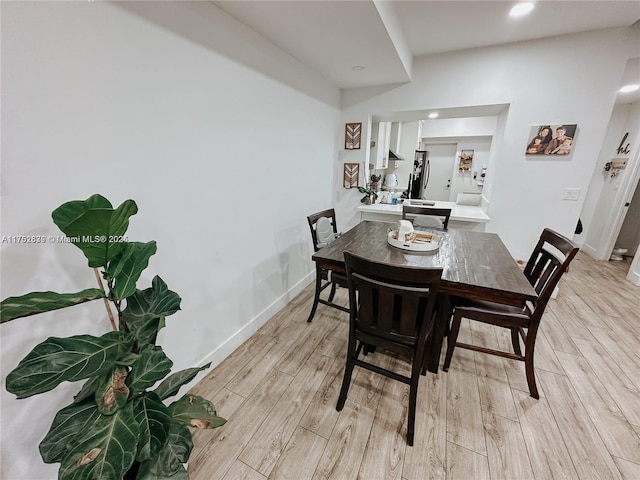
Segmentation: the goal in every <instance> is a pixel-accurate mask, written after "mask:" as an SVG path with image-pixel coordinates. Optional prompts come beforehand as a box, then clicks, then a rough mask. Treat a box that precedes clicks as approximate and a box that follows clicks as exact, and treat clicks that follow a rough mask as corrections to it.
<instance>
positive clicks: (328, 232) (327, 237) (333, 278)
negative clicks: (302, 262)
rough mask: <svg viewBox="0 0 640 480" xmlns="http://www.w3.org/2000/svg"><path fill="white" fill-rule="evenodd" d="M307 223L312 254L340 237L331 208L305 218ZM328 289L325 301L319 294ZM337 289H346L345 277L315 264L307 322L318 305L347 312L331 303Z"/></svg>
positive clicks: (311, 318) (347, 310)
mask: <svg viewBox="0 0 640 480" xmlns="http://www.w3.org/2000/svg"><path fill="white" fill-rule="evenodd" d="M307 221H308V222H309V230H311V240H312V242H313V251H314V252H317V251H318V250H320V249H321V248H322V247H325V246H327V245H329V244H331V242H332V241H333V240H334V239H335V238H337V237H338V236H339V235H340V234H339V233H338V225H337V223H336V212H335V210H334V209H333V208H329V209H327V210H322V211H321V212H317V213H314V214H312V215H309V216H308V217H307ZM328 287H331V290H330V292H329V297H328V298H327V299H324V298H321V296H320V294H321V293H322V291H324V290H325V289H327V288H328ZM337 287H344V288H346V287H347V277H346V276H345V275H343V274H339V273H335V272H332V271H330V270H327V269H324V268H319V267H318V265H317V264H316V287H315V293H314V297H313V306H312V307H311V313H310V314H309V318H308V319H307V322H310V321H311V320H313V316H314V315H315V314H316V310H317V308H318V304H319V303H322V304H323V305H328V306H330V307H333V308H337V309H338V310H342V311H343V312H349V308H348V307H345V306H343V305H339V304H337V303H334V302H333V298H334V297H335V294H336V288H337Z"/></svg>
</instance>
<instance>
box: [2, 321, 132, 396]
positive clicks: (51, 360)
mask: <svg viewBox="0 0 640 480" xmlns="http://www.w3.org/2000/svg"><path fill="white" fill-rule="evenodd" d="M131 345H132V339H131V336H130V335H128V334H125V333H123V332H109V333H106V334H105V335H103V336H102V337H94V336H91V335H77V336H73V337H69V338H55V337H51V338H48V339H47V340H45V341H44V342H42V343H40V344H39V345H36V347H35V348H34V349H33V350H31V352H30V353H29V354H28V355H27V356H26V357H25V358H24V359H23V360H22V361H21V362H20V363H19V364H18V366H17V367H16V368H15V369H14V370H13V371H12V372H10V373H9V375H8V376H7V390H8V391H9V392H11V393H13V394H15V395H16V396H17V397H18V398H25V397H29V396H31V395H35V394H37V393H42V392H47V391H49V390H52V389H53V388H55V387H57V386H58V385H59V384H60V383H62V382H64V381H71V382H73V381H77V380H82V379H84V378H89V377H92V376H94V375H102V374H103V373H106V372H107V371H109V370H110V369H111V368H112V367H113V365H114V364H115V362H116V360H117V359H118V357H120V356H121V355H122V354H123V353H124V352H126V351H127V350H129V348H131Z"/></svg>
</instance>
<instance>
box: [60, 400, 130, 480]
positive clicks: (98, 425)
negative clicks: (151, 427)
mask: <svg viewBox="0 0 640 480" xmlns="http://www.w3.org/2000/svg"><path fill="white" fill-rule="evenodd" d="M138 437H139V430H138V423H137V422H136V420H135V417H134V414H133V402H129V403H127V404H126V405H125V406H124V407H123V408H121V409H120V410H118V411H117V412H116V413H114V414H113V415H102V416H101V417H100V418H99V419H98V421H97V422H95V423H94V424H93V425H92V426H91V428H89V429H85V430H84V432H83V434H82V435H81V436H80V437H79V438H78V439H77V440H76V442H74V443H73V444H71V445H69V447H68V449H67V452H66V454H65V455H64V458H63V459H62V462H61V465H60V470H59V471H58V479H59V480H121V479H122V475H123V474H124V472H126V471H127V470H128V469H129V467H131V465H132V464H133V461H134V460H135V453H136V448H137V443H138Z"/></svg>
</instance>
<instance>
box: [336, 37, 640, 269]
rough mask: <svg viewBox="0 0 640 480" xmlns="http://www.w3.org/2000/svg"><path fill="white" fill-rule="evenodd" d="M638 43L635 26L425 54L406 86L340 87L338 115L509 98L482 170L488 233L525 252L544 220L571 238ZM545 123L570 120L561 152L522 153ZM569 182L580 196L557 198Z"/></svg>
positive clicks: (356, 117) (362, 116)
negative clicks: (570, 143)
mask: <svg viewBox="0 0 640 480" xmlns="http://www.w3.org/2000/svg"><path fill="white" fill-rule="evenodd" d="M637 43H638V32H637V31H635V30H633V29H611V30H602V31H598V32H589V33H585V34H575V35H567V36H561V37H554V38H548V39H543V40H539V41H532V42H523V43H517V44H512V45H507V46H496V47H489V48H482V49H474V50H468V51H462V52H457V53H452V54H446V55H435V56H430V57H424V58H421V59H417V60H416V61H415V63H414V71H413V73H414V76H413V81H412V82H411V83H410V84H406V85H401V86H397V87H395V88H386V89H383V88H379V89H374V88H369V89H354V90H348V91H345V92H343V95H342V103H343V112H342V115H343V120H344V121H350V122H354V121H363V123H364V124H365V125H366V119H367V118H368V116H369V115H376V116H380V117H382V116H384V115H385V114H389V113H390V112H400V111H409V110H410V111H413V110H427V109H438V108H447V107H465V106H476V105H495V104H509V110H508V113H506V114H505V115H506V117H505V119H504V123H502V119H501V121H500V125H499V126H500V128H502V127H504V128H503V130H502V131H501V132H500V135H502V137H501V138H499V139H494V145H495V149H492V152H491V155H492V162H493V163H492V164H491V165H489V171H488V172H487V175H488V179H489V181H490V182H491V185H489V189H487V188H486V187H485V190H487V191H488V193H489V194H490V197H491V203H490V204H489V210H488V213H489V215H490V216H491V222H490V223H489V224H488V225H487V230H488V231H491V232H496V233H498V234H500V236H501V238H502V239H503V240H504V241H505V244H506V245H507V247H508V248H509V250H510V251H511V253H512V254H513V255H514V256H515V257H517V258H528V255H529V253H530V251H531V249H532V248H533V246H534V244H535V242H536V240H537V238H538V236H539V234H540V232H541V231H542V229H543V228H544V227H551V228H554V229H556V230H558V231H560V232H562V233H564V234H566V235H569V236H571V235H573V232H574V230H575V226H576V223H577V220H578V216H579V214H580V211H581V209H582V203H583V202H584V195H585V193H586V191H587V187H588V185H589V181H590V179H591V173H592V172H593V168H594V166H595V163H596V161H597V156H598V152H599V151H600V146H601V145H602V141H603V139H604V133H605V129H606V126H607V122H608V120H609V117H610V115H611V111H612V108H613V103H614V98H615V92H616V90H617V89H618V87H619V83H620V79H621V77H622V74H623V72H624V69H625V66H626V62H627V59H628V58H629V57H630V55H631V53H630V52H631V50H632V49H633V48H635V45H637ZM567 59H571V61H570V65H571V68H567ZM347 119H348V120H347ZM543 123H544V124H558V123H576V124H578V129H579V133H578V135H577V138H576V144H575V147H574V151H573V153H572V154H571V156H570V157H569V158H564V159H562V160H558V159H555V158H554V159H548V158H544V159H531V157H526V156H525V153H524V152H525V147H526V144H527V136H528V134H529V130H530V128H531V126H533V125H540V124H543ZM367 136H368V132H363V137H364V138H367ZM352 156H354V157H355V158H358V157H357V154H356V153H355V152H352ZM360 156H361V157H363V156H364V152H362V153H360ZM349 161H357V160H353V159H350V160H349ZM567 187H571V188H580V189H581V190H582V195H581V197H580V200H579V201H578V202H575V201H565V200H562V197H563V194H564V189H565V188H567ZM345 208H346V205H345Z"/></svg>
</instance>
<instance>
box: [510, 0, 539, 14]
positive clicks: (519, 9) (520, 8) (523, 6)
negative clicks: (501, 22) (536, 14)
mask: <svg viewBox="0 0 640 480" xmlns="http://www.w3.org/2000/svg"><path fill="white" fill-rule="evenodd" d="M534 6H535V5H534V4H533V2H522V3H516V4H515V5H514V6H513V8H512V9H511V11H510V12H509V16H510V17H521V16H523V15H526V14H527V13H529V12H530V11H531V10H533V7H534Z"/></svg>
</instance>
